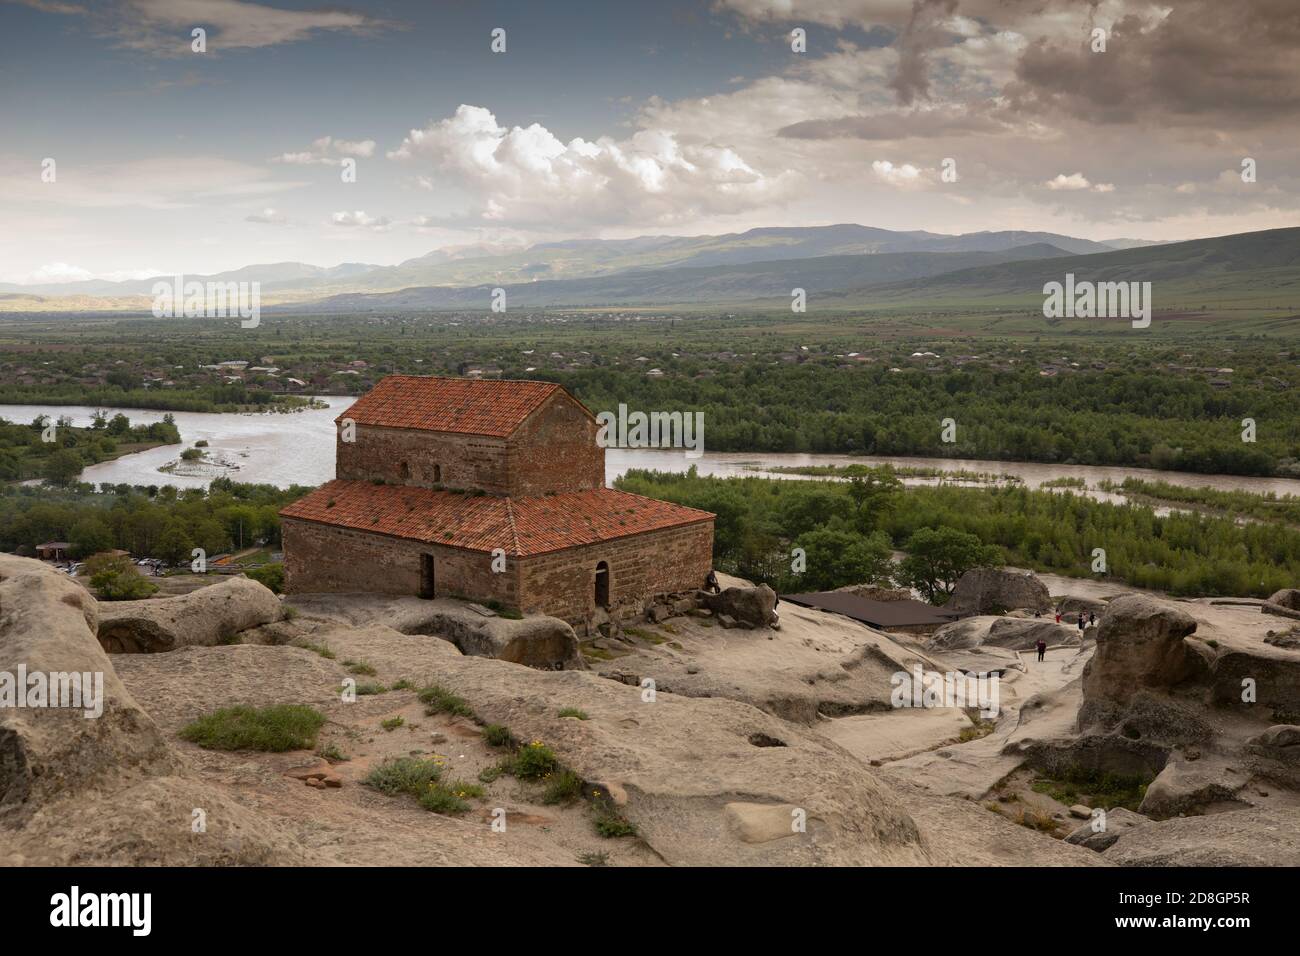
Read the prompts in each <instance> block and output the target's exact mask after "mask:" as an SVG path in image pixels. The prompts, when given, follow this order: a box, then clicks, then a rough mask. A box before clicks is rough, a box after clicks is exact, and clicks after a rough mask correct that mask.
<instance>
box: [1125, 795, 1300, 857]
mask: <svg viewBox="0 0 1300 956" xmlns="http://www.w3.org/2000/svg"><path fill="white" fill-rule="evenodd" d="M1294 816H1295V814H1294V811H1282V812H1279V811H1277V810H1270V809H1243V810H1236V811H1234V812H1232V813H1212V814H1208V815H1206V816H1191V817H1176V818H1174V819H1172V820H1164V821H1162V822H1159V823H1155V822H1153V823H1148V824H1143V825H1142V826H1135V827H1132V828H1129V829H1126V830H1124V831H1123V832H1121V833H1120V835H1119V839H1117V840H1116V841H1115V844H1114V846H1112V847H1111V848H1110V849H1109V850H1107V851H1106V854H1105V859H1106V860H1107V861H1108V862H1112V863H1118V864H1120V865H1123V866H1297V865H1300V827H1297V826H1296V825H1295V820H1294Z"/></svg>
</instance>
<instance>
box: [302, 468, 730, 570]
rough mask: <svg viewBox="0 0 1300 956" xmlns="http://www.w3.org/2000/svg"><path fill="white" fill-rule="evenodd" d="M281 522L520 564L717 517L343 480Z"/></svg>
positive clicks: (598, 500)
mask: <svg viewBox="0 0 1300 956" xmlns="http://www.w3.org/2000/svg"><path fill="white" fill-rule="evenodd" d="M280 516H281V517H283V518H296V519H299V520H302V521H312V522H316V523H318V524H326V525H333V526H335V527H339V528H348V529H350V530H353V531H363V532H365V531H368V532H371V533H373V534H382V535H387V536H389V537H395V538H405V539H408V540H413V541H422V542H425V543H427V544H437V545H442V546H443V547H448V548H462V549H465V550H469V551H484V552H489V553H490V552H492V551H494V550H496V549H498V548H500V549H502V550H503V551H505V553H506V554H508V555H515V556H518V557H527V556H530V555H539V554H549V553H551V552H553V551H562V550H564V549H566V548H576V547H581V546H583V545H589V544H597V543H599V542H601V541H612V540H615V539H618V538H625V537H629V536H631V535H637V534H643V533H645V532H647V531H662V530H664V529H667V528H676V527H683V526H686V525H692V524H697V523H699V522H704V521H712V520H713V517H714V516H713V515H712V514H710V513H709V512H707V511H700V510H698V509H696V508H687V507H685V506H684V505H677V504H672V503H671V502H667V501H658V500H656V499H654V498H646V497H643V496H641V495H634V494H631V493H630V492H626V491H617V490H615V489H613V488H593V489H589V490H586V491H571V492H564V493H561V494H554V495H542V496H537V497H527V498H506V497H501V496H497V495H486V494H475V493H472V492H469V493H466V492H457V491H436V490H434V489H431V488H416V487H411V486H408V485H377V484H374V483H372V482H369V481H345V480H341V479H339V480H335V481H331V482H329V483H328V484H324V485H322V486H321V487H319V488H317V489H316V490H315V491H313V492H311V493H310V494H308V495H307V496H306V497H303V498H300V499H299V500H298V501H295V502H294V503H293V504H291V505H288V506H287V507H285V508H284V509H282V510H281V511H280Z"/></svg>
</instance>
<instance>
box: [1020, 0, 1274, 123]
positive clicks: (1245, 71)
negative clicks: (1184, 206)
mask: <svg viewBox="0 0 1300 956" xmlns="http://www.w3.org/2000/svg"><path fill="white" fill-rule="evenodd" d="M1171 7H1172V9H1171V11H1170V13H1169V14H1168V16H1166V17H1164V18H1163V19H1161V20H1158V21H1156V22H1154V23H1153V22H1150V21H1146V20H1144V19H1143V18H1142V17H1141V16H1139V15H1138V14H1137V13H1132V14H1129V15H1127V16H1124V17H1122V18H1120V19H1119V20H1117V21H1116V22H1115V23H1114V25H1113V28H1112V30H1111V31H1110V35H1109V37H1108V39H1107V46H1106V52H1104V53H1094V52H1092V50H1091V49H1090V47H1089V45H1088V41H1087V37H1086V36H1083V35H1081V36H1080V37H1079V38H1078V39H1077V40H1075V41H1073V42H1070V41H1065V40H1062V39H1059V38H1048V37H1039V38H1035V39H1034V40H1033V41H1032V42H1031V43H1030V45H1029V46H1028V47H1027V48H1026V49H1025V51H1024V52H1023V54H1022V55H1021V57H1020V60H1019V62H1018V63H1017V65H1016V78H1015V80H1014V81H1013V82H1012V83H1010V84H1009V85H1008V87H1007V89H1006V90H1005V93H1006V95H1007V98H1008V101H1009V103H1010V105H1011V107H1012V108H1013V109H1014V110H1016V111H1019V112H1023V113H1027V114H1034V115H1038V116H1051V115H1061V114H1065V115H1069V116H1075V117H1079V118H1086V119H1089V120H1092V121H1095V122H1106V123H1115V122H1136V121H1142V122H1144V123H1154V124H1157V125H1185V124H1187V123H1189V122H1205V123H1209V124H1215V125H1223V126H1237V125H1246V124H1254V123H1258V122H1259V121H1260V120H1267V121H1270V122H1277V121H1286V122H1294V119H1295V116H1296V113H1297V111H1298V110H1300V3H1297V2H1296V0H1249V2H1234V3H1225V2H1223V0H1171Z"/></svg>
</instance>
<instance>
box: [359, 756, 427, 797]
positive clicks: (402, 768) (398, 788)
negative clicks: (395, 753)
mask: <svg viewBox="0 0 1300 956" xmlns="http://www.w3.org/2000/svg"><path fill="white" fill-rule="evenodd" d="M441 779H442V767H441V766H440V765H439V763H438V761H436V760H423V759H421V758H419V757H392V758H390V759H388V760H385V761H384V762H383V763H381V764H380V765H379V766H378V767H376V768H375V769H374V770H372V771H370V773H369V774H367V775H366V778H365V779H364V780H363V781H362V783H364V784H365V785H366V786H368V787H374V788H375V789H376V790H378V791H380V792H381V793H386V794H388V795H389V796H390V797H393V796H397V795H398V794H399V793H406V794H410V795H411V796H413V797H418V796H420V795H421V794H422V793H424V792H425V791H426V790H428V789H429V787H430V786H432V785H433V784H436V783H437V782H438V781H439V780H441Z"/></svg>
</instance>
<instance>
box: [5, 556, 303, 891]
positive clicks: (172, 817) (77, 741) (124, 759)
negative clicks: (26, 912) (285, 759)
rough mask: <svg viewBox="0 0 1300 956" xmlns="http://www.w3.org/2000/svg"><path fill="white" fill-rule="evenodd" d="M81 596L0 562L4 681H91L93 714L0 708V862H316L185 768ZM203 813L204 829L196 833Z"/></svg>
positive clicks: (39, 573) (17, 561) (20, 562)
mask: <svg viewBox="0 0 1300 956" xmlns="http://www.w3.org/2000/svg"><path fill="white" fill-rule="evenodd" d="M97 622H98V613H97V609H96V605H95V602H94V600H93V599H92V598H91V597H90V595H89V594H88V592H87V591H86V590H85V589H84V588H82V587H81V586H79V585H78V584H76V583H75V582H74V581H72V580H70V579H69V578H67V577H66V576H65V575H62V574H60V573H58V572H57V571H55V570H53V569H52V568H50V567H48V566H47V565H44V564H42V563H41V562H39V561H33V560H29V559H26V558H16V557H11V556H9V555H0V675H2V674H16V673H17V672H18V671H19V668H22V669H23V670H24V671H25V673H26V674H27V675H28V677H29V678H30V677H31V675H33V674H37V673H41V674H52V673H62V674H74V673H80V674H83V675H84V674H90V675H91V676H92V678H94V679H95V680H97V681H98V682H99V683H98V686H99V687H100V688H101V690H102V693H101V694H100V695H98V703H99V706H97V707H95V708H94V710H98V711H100V712H99V713H98V715H97V716H96V715H93V714H92V715H90V716H88V715H87V710H86V708H85V706H84V705H85V703H86V701H85V700H84V698H83V701H82V704H83V706H82V707H81V708H76V707H64V706H58V707H54V706H44V707H32V706H23V707H9V706H5V707H0V865H4V866H20V865H24V864H28V863H40V864H43V865H61V866H70V865H79V864H86V863H94V864H99V865H124V866H126V865H134V866H139V865H159V864H166V865H203V866H215V865H277V864H279V865H284V864H290V863H299V864H305V863H312V862H317V861H315V860H314V859H313V858H312V857H311V855H310V854H308V853H307V852H305V851H304V850H303V849H302V847H301V846H299V845H298V844H297V843H296V842H295V841H294V840H293V839H291V838H289V837H286V836H285V835H284V834H283V833H282V832H281V831H280V830H279V829H278V828H277V826H276V824H274V823H272V822H270V821H269V820H268V819H265V818H263V817H260V816H258V815H257V814H254V813H253V812H251V811H250V810H249V809H248V808H247V807H245V806H243V805H241V804H240V803H238V802H237V801H235V800H234V799H232V798H231V797H230V796H229V795H228V794H227V793H225V792H224V791H222V790H220V789H219V788H216V787H214V786H212V785H210V784H208V783H205V782H202V781H199V780H195V779H192V778H189V777H187V776H185V774H186V773H187V772H188V769H187V767H186V765H185V763H184V761H183V760H181V758H179V757H178V756H177V755H176V754H175V752H174V751H173V750H172V749H171V747H170V746H169V745H168V743H167V741H166V739H165V738H164V736H163V734H162V733H161V731H160V730H159V728H158V726H157V724H156V723H155V721H154V720H153V719H152V717H151V716H150V715H148V714H146V713H145V712H144V711H143V710H142V709H141V707H140V705H139V704H138V703H137V701H136V700H135V698H134V697H133V696H132V695H131V694H130V693H129V692H128V691H127V690H126V688H125V687H124V685H123V684H122V682H121V681H120V680H119V678H118V675H117V674H116V672H115V671H114V669H113V665H112V663H111V661H110V658H109V657H108V655H107V654H106V653H105V652H104V650H103V648H102V647H100V645H99V643H98V641H96V639H95V625H96V624H97ZM196 808H200V809H201V810H202V811H203V814H204V819H205V832H204V833H202V834H201V835H200V834H197V832H196V831H195V830H194V829H193V828H192V823H193V822H194V816H193V814H194V811H195V809H196Z"/></svg>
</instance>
